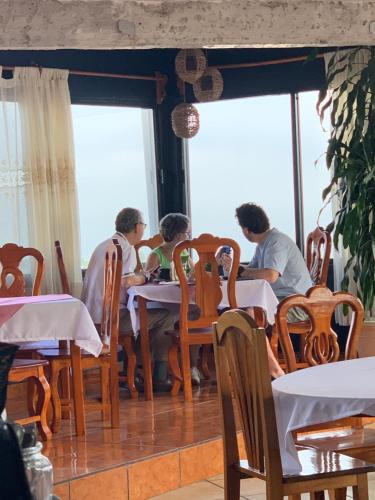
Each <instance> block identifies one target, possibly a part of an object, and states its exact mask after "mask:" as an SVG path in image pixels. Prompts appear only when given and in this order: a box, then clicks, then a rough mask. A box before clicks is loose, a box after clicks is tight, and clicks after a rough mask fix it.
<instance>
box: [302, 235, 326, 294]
mask: <svg viewBox="0 0 375 500" xmlns="http://www.w3.org/2000/svg"><path fill="white" fill-rule="evenodd" d="M331 246H332V241H331V235H330V234H329V233H328V232H327V231H324V229H322V228H321V227H319V226H318V227H316V228H315V229H314V231H312V232H311V233H309V234H308V235H307V241H306V264H307V269H308V270H309V272H310V276H311V279H312V281H313V284H314V285H324V286H326V285H327V277H328V267H329V260H330V258H331ZM323 249H324V253H323ZM322 253H323V255H322Z"/></svg>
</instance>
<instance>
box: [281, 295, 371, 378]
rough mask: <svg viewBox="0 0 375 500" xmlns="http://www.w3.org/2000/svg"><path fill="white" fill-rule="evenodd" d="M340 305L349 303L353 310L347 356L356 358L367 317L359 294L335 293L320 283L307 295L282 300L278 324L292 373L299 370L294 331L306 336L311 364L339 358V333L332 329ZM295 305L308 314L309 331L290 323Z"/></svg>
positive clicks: (305, 355)
mask: <svg viewBox="0 0 375 500" xmlns="http://www.w3.org/2000/svg"><path fill="white" fill-rule="evenodd" d="M340 304H345V305H346V306H349V308H350V309H351V311H352V318H351V325H350V330H349V335H348V339H347V344H346V350H345V359H353V358H356V357H357V355H358V341H359V336H360V333H361V329H362V323H363V317H364V311H363V306H362V303H361V301H360V300H359V299H358V298H357V297H355V296H354V295H352V294H351V293H349V292H334V293H333V292H331V290H330V289H329V288H326V287H324V286H322V285H317V286H314V287H312V288H310V289H309V290H308V292H307V294H306V295H291V296H290V297H287V298H285V299H284V300H282V301H281V302H280V303H279V305H278V308H277V312H276V325H277V329H278V332H279V338H280V343H281V348H282V350H283V353H284V358H285V362H286V366H287V371H288V372H293V371H295V370H296V369H297V360H296V356H295V352H294V350H293V345H292V342H291V338H290V333H293V334H296V333H300V334H301V335H304V336H305V342H304V356H303V358H304V360H305V362H306V363H307V366H316V365H320V364H324V363H330V362H334V361H337V360H338V359H339V356H340V348H339V344H338V341H337V334H336V332H335V331H334V330H333V328H332V317H333V314H334V311H335V309H336V307H337V306H339V305H340ZM292 307H299V308H301V309H303V311H305V312H306V314H307V315H308V317H309V320H310V324H308V322H306V323H304V324H306V331H301V332H298V331H295V330H294V329H293V323H288V321H287V314H288V311H289V309H291V308H292Z"/></svg>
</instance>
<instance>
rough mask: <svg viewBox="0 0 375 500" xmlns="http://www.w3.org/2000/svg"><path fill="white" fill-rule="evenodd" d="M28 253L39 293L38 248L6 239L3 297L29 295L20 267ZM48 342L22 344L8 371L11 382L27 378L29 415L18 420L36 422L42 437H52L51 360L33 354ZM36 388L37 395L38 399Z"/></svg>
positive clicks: (0, 256)
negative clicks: (46, 370)
mask: <svg viewBox="0 0 375 500" xmlns="http://www.w3.org/2000/svg"><path fill="white" fill-rule="evenodd" d="M26 257H32V258H33V259H34V260H35V263H36V272H35V276H34V279H33V286H32V295H40V290H41V283H42V278H43V274H44V258H43V255H42V254H41V253H40V252H39V250H37V249H36V248H24V247H21V246H19V245H16V244H15V243H6V244H5V245H4V246H2V247H1V248H0V265H1V276H0V297H3V298H5V297H21V296H23V295H26V282H25V277H24V274H23V272H22V271H21V269H20V265H21V262H22V260H23V259H24V258H26ZM46 345H48V343H47V342H38V343H36V342H35V343H34V342H29V343H27V345H26V348H25V347H21V348H20V354H19V355H18V356H19V357H21V358H25V359H16V360H14V361H13V364H12V367H11V369H10V372H9V382H14V383H16V382H24V381H26V380H27V381H28V391H27V399H28V410H29V417H26V418H23V419H20V420H17V422H19V423H21V424H27V423H31V422H37V425H38V428H39V431H40V434H41V437H42V439H44V440H46V439H49V438H50V437H51V431H50V429H49V427H48V424H47V408H48V404H49V400H50V388H49V384H48V382H47V380H46V378H45V375H44V368H45V367H46V366H47V365H48V362H46V361H43V360H36V359H29V358H33V353H35V352H36V351H35V349H36V347H37V346H46ZM35 390H36V391H37V396H38V397H37V399H35Z"/></svg>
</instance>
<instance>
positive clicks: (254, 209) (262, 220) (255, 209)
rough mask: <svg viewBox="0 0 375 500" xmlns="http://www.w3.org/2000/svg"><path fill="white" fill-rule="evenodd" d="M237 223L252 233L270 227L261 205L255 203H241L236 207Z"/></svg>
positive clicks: (263, 230)
mask: <svg viewBox="0 0 375 500" xmlns="http://www.w3.org/2000/svg"><path fill="white" fill-rule="evenodd" d="M236 217H237V220H238V223H239V225H240V226H241V227H242V228H246V229H248V230H249V231H251V232H252V233H254V234H260V233H264V232H265V231H267V229H269V228H270V221H269V219H268V217H267V214H266V212H265V211H264V210H263V208H262V207H260V206H258V205H255V203H243V204H242V205H241V206H240V207H238V208H236Z"/></svg>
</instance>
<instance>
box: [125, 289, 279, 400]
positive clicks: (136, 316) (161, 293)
mask: <svg viewBox="0 0 375 500" xmlns="http://www.w3.org/2000/svg"><path fill="white" fill-rule="evenodd" d="M227 285H228V282H227V281H222V282H221V289H222V294H223V297H222V300H221V303H220V307H222V308H224V307H228V306H229V302H228V294H227ZM189 290H190V303H191V304H194V303H195V287H194V285H191V286H190V288H189ZM128 296H129V298H128V305H127V307H128V309H129V312H130V317H131V321H132V326H133V330H134V333H135V334H137V332H138V331H140V333H141V345H142V353H146V352H149V350H150V345H149V334H148V328H147V306H146V303H147V302H148V301H149V302H154V303H157V305H158V306H159V307H163V304H180V303H181V289H180V287H179V285H178V283H176V282H169V283H168V282H166V283H158V284H153V283H150V284H147V285H139V286H132V287H130V288H129V289H128ZM136 297H137V299H138V308H137V307H136V304H135V298H136ZM236 301H237V307H242V308H245V307H259V308H262V309H263V310H264V311H265V313H266V316H267V320H268V322H269V323H270V324H273V323H274V321H275V320H274V317H275V311H276V307H277V304H278V300H277V298H276V295H275V294H274V292H273V290H272V288H271V286H270V284H269V283H268V282H267V281H265V280H243V281H236ZM142 363H143V370H144V379H145V399H146V400H150V399H152V374H151V358H150V356H149V357H148V359H142Z"/></svg>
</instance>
